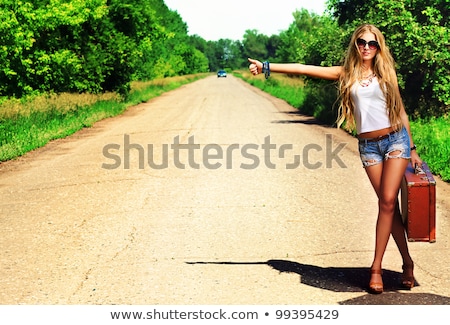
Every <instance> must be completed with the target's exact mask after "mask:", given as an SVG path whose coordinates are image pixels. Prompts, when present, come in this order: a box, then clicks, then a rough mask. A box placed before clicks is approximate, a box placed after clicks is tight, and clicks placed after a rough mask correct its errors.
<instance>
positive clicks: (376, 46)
mask: <svg viewBox="0 0 450 325" xmlns="http://www.w3.org/2000/svg"><path fill="white" fill-rule="evenodd" d="M367 44H369V49H370V50H376V49H379V48H380V44H378V42H377V41H369V42H367V41H366V40H364V39H362V38H358V39H357V40H356V45H358V47H359V48H365V47H366V45H367Z"/></svg>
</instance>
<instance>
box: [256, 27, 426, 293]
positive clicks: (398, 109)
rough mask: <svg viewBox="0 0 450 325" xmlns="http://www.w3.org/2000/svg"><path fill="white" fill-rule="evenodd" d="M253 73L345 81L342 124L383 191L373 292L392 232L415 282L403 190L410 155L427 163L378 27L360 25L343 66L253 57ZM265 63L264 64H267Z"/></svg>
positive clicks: (405, 280) (409, 280) (408, 282)
mask: <svg viewBox="0 0 450 325" xmlns="http://www.w3.org/2000/svg"><path fill="white" fill-rule="evenodd" d="M249 62H250V66H249V69H250V71H251V72H252V74H253V75H257V74H259V73H262V72H263V70H267V69H270V70H269V71H272V72H280V73H289V74H300V75H306V76H311V77H316V78H322V79H328V80H336V81H339V90H340V97H341V98H340V99H341V105H340V108H339V109H340V117H339V118H338V121H337V124H338V127H339V126H340V125H342V123H343V122H344V121H345V122H346V126H348V127H356V130H357V134H358V142H359V152H360V157H361V161H362V164H363V166H364V168H365V170H366V173H367V175H368V177H369V180H370V182H371V184H372V186H373V188H374V190H375V192H376V194H377V196H378V207H379V210H378V220H377V225H376V241H375V255H374V259H373V263H372V266H371V276H370V282H369V291H370V292H371V293H382V292H383V280H382V259H383V255H384V252H385V250H386V246H387V243H388V241H389V237H390V234H392V237H393V238H394V240H395V243H396V244H397V247H398V249H399V251H400V254H401V256H402V259H403V275H402V286H403V287H405V288H408V289H411V288H412V287H413V286H414V281H415V280H414V275H413V268H414V264H413V260H412V259H411V256H410V254H409V250H408V245H407V240H406V235H405V228H404V225H403V222H402V218H401V215H400V209H399V204H398V193H399V189H400V184H401V180H402V177H403V174H404V172H405V169H406V167H407V165H408V162H409V160H411V163H412V164H413V166H415V165H416V164H417V165H419V166H421V164H422V161H421V159H420V158H419V156H418V154H417V153H416V150H415V149H416V147H415V146H414V143H413V139H412V136H411V131H410V127H409V121H408V116H407V114H406V112H405V108H404V106H403V102H402V99H401V96H400V91H399V87H398V82H397V75H396V72H395V67H394V60H393V58H392V56H391V54H390V52H389V49H388V48H387V46H386V43H385V39H384V36H383V35H382V33H381V32H380V30H379V29H378V28H376V27H375V26H373V25H369V24H365V25H362V26H360V27H359V28H357V29H356V30H355V32H354V33H353V36H352V38H351V41H350V44H349V47H348V51H347V55H346V58H345V61H344V64H343V66H333V67H321V66H313V65H303V64H297V63H279V64H276V63H273V64H270V65H268V63H266V62H265V63H262V62H260V61H258V60H253V59H249ZM263 68H264V69H263Z"/></svg>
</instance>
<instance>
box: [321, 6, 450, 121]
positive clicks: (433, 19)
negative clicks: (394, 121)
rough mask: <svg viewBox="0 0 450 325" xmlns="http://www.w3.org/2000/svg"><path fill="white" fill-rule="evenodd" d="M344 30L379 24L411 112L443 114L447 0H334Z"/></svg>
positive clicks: (449, 61)
mask: <svg viewBox="0 0 450 325" xmlns="http://www.w3.org/2000/svg"><path fill="white" fill-rule="evenodd" d="M329 5H330V9H331V10H332V12H333V13H334V15H335V17H337V19H338V21H339V23H340V25H341V26H343V27H344V28H346V29H348V30H351V29H354V27H355V26H356V25H359V24H361V23H363V22H369V23H372V24H375V25H376V26H378V27H379V28H380V29H381V30H382V32H383V33H384V35H385V36H386V41H387V43H388V45H389V47H390V49H391V51H392V53H393V55H394V58H395V60H396V63H397V68H398V75H399V83H400V87H401V88H402V92H403V98H404V101H405V104H406V107H407V110H408V113H410V114H412V115H413V116H421V117H426V116H440V115H443V114H447V113H448V112H449V107H450V74H449V71H450V45H449V44H450V39H449V38H450V33H449V27H450V26H449V19H448V17H449V15H450V1H449V0H408V1H396V0H366V1H362V0H342V1H341V0H330V1H329Z"/></svg>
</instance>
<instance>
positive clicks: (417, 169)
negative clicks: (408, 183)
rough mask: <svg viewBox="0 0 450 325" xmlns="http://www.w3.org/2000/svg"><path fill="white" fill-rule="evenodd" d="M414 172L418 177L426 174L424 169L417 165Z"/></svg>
mask: <svg viewBox="0 0 450 325" xmlns="http://www.w3.org/2000/svg"><path fill="white" fill-rule="evenodd" d="M414 172H415V173H416V175H421V174H426V173H425V171H424V170H423V168H422V167H420V166H419V165H417V164H415V166H414Z"/></svg>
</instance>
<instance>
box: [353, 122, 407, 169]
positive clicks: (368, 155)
mask: <svg viewBox="0 0 450 325" xmlns="http://www.w3.org/2000/svg"><path fill="white" fill-rule="evenodd" d="M358 141H359V155H360V157H361V161H362V164H363V166H364V167H370V166H374V165H377V164H380V163H381V162H383V160H387V159H390V158H405V159H409V158H411V148H410V142H409V135H408V131H406V129H405V128H402V129H401V130H400V131H398V132H395V133H392V134H389V135H388V136H387V137H386V138H384V139H381V140H374V139H363V138H359V139H358Z"/></svg>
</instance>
